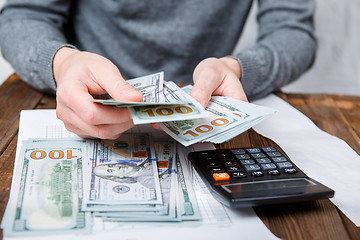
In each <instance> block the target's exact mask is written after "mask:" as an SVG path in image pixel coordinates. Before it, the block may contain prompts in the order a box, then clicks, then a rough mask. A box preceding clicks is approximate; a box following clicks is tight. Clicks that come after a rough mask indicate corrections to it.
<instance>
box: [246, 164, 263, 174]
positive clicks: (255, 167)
mask: <svg viewBox="0 0 360 240" xmlns="http://www.w3.org/2000/svg"><path fill="white" fill-rule="evenodd" d="M244 167H245V170H246V171H247V172H252V171H259V170H260V167H259V165H256V164H252V165H244Z"/></svg>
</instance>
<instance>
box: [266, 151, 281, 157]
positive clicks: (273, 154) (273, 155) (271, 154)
mask: <svg viewBox="0 0 360 240" xmlns="http://www.w3.org/2000/svg"><path fill="white" fill-rule="evenodd" d="M267 155H268V156H269V157H281V156H282V154H281V153H279V152H268V153H267Z"/></svg>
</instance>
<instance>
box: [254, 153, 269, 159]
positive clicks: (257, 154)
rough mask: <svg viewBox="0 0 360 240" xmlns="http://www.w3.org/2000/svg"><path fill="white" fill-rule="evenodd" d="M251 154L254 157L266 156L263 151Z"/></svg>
mask: <svg viewBox="0 0 360 240" xmlns="http://www.w3.org/2000/svg"><path fill="white" fill-rule="evenodd" d="M251 156H252V157H253V158H264V157H266V156H265V154H263V153H252V154H251Z"/></svg>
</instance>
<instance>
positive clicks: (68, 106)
mask: <svg viewBox="0 0 360 240" xmlns="http://www.w3.org/2000/svg"><path fill="white" fill-rule="evenodd" d="M74 85H75V86H74V87H73V88H71V89H70V90H68V91H66V92H59V91H58V94H57V102H58V106H57V114H59V115H61V119H62V120H63V121H68V122H70V121H71V119H72V117H73V116H72V115H76V116H77V117H79V118H81V119H82V121H83V122H85V123H87V124H90V125H99V124H120V123H124V122H128V121H132V118H131V114H130V111H129V110H128V108H116V107H113V106H104V105H101V104H98V103H94V102H92V101H90V99H92V96H91V95H90V94H89V93H88V92H87V91H86V87H84V86H83V85H81V84H76V83H74ZM76 85H77V86H76Z"/></svg>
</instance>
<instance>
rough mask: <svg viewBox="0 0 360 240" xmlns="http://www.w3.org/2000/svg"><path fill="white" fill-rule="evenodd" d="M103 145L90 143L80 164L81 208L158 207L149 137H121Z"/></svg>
mask: <svg viewBox="0 0 360 240" xmlns="http://www.w3.org/2000/svg"><path fill="white" fill-rule="evenodd" d="M103 143H104V144H103ZM103 143H101V142H98V141H93V142H92V147H91V149H92V153H91V155H90V157H89V159H88V160H87V161H84V162H83V169H84V182H85V185H84V201H83V204H84V206H86V205H87V204H104V205H110V204H161V203H162V197H161V191H160V183H159V177H158V173H157V166H156V160H155V153H154V148H153V144H152V142H151V140H150V138H149V135H148V134H145V133H144V134H122V135H121V136H120V138H118V139H117V140H116V141H112V142H103ZM109 145H111V146H112V148H111V149H112V151H111V150H109V149H108V148H109ZM114 149H117V150H118V151H115V150H114Z"/></svg>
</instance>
